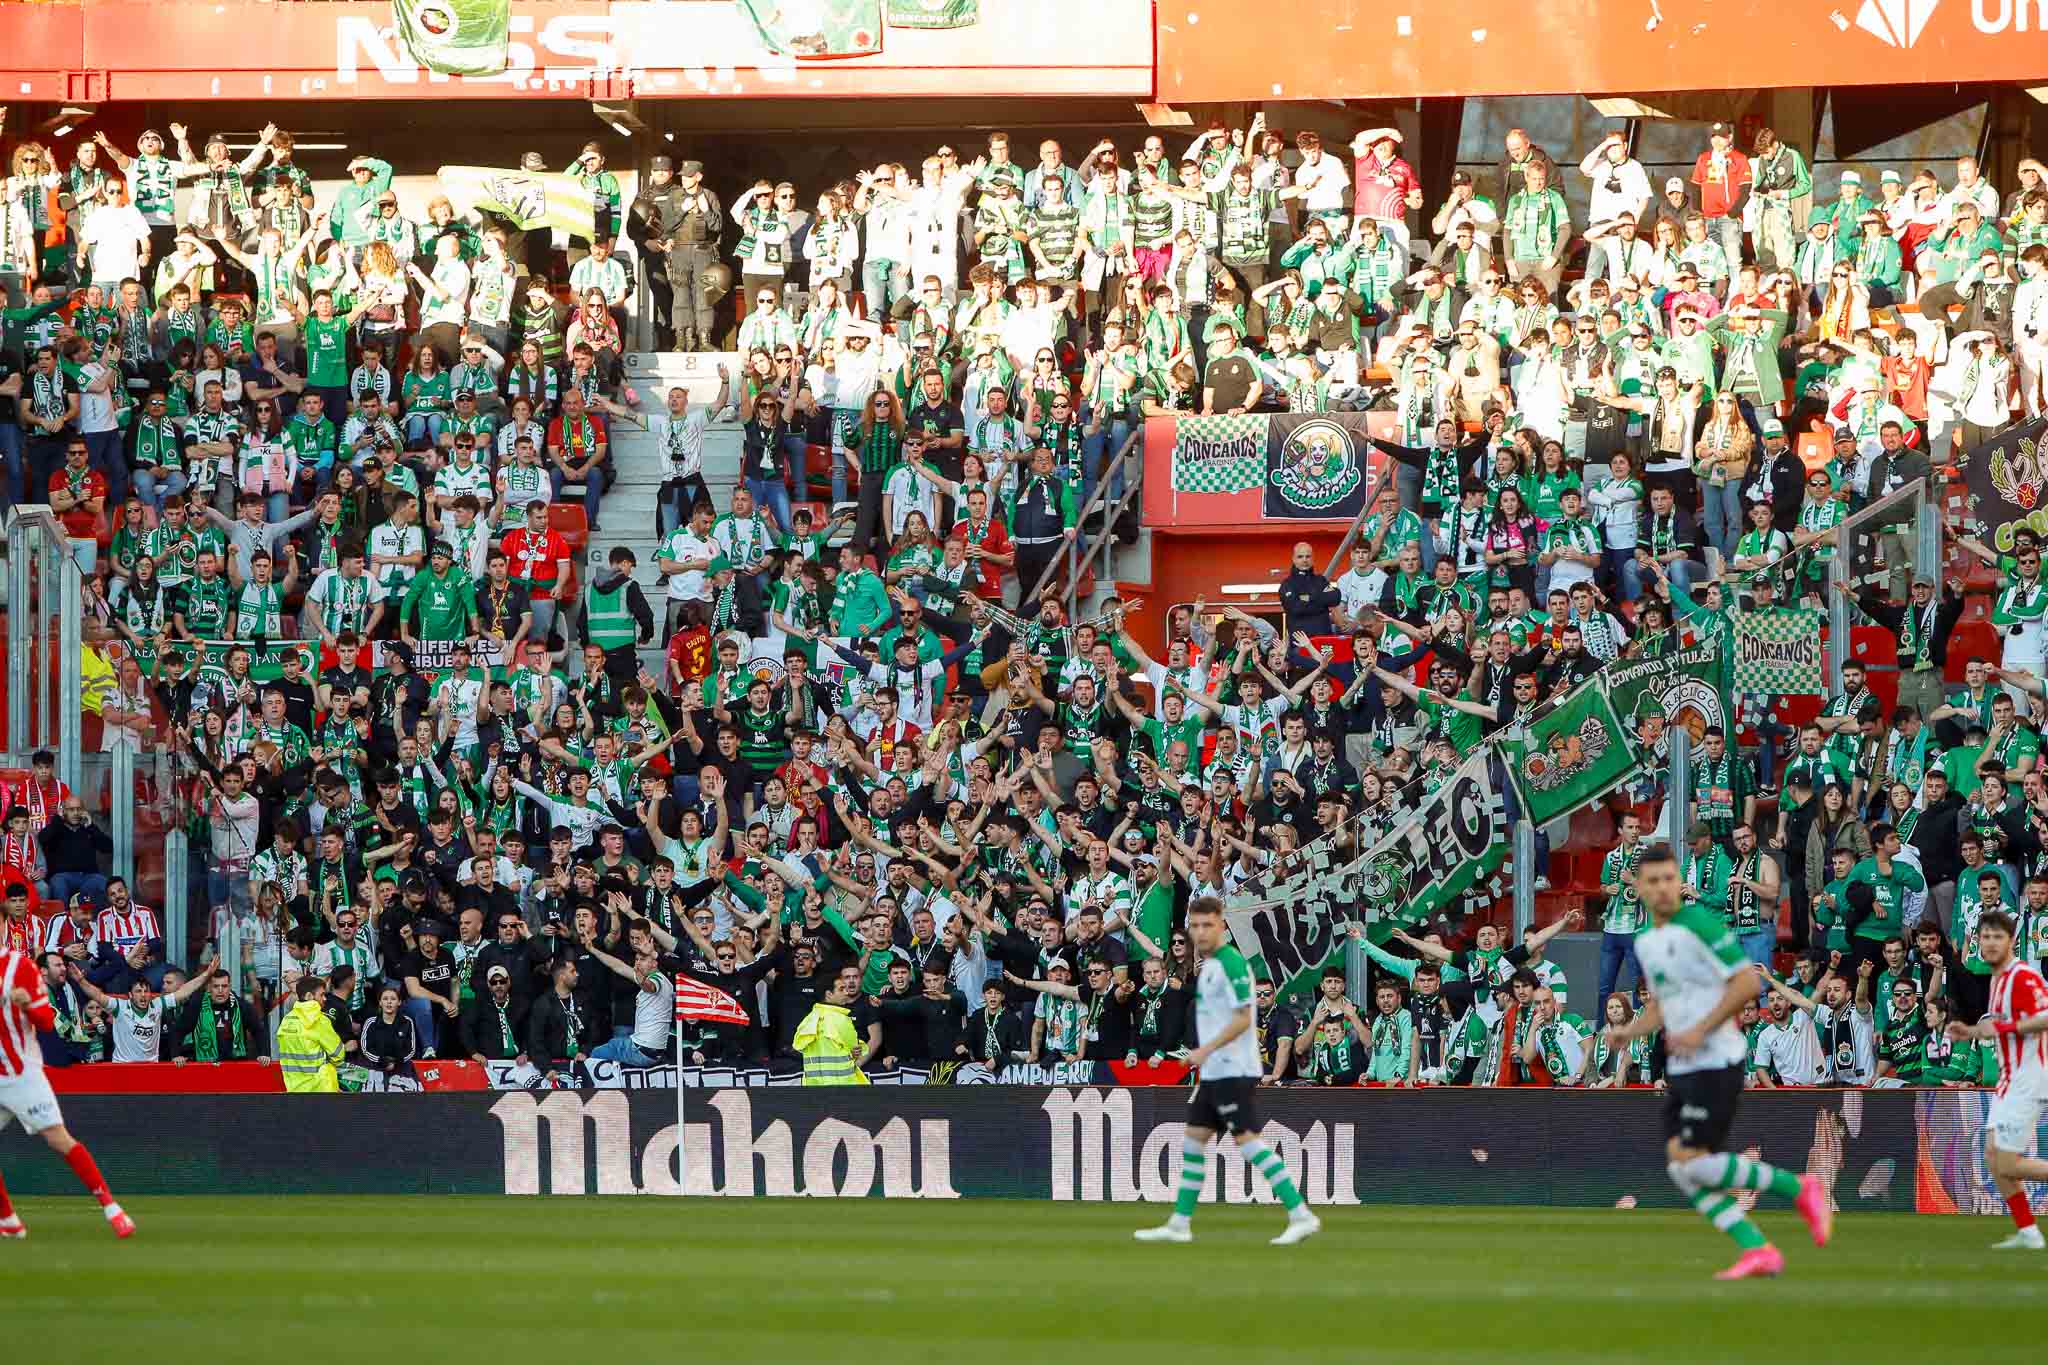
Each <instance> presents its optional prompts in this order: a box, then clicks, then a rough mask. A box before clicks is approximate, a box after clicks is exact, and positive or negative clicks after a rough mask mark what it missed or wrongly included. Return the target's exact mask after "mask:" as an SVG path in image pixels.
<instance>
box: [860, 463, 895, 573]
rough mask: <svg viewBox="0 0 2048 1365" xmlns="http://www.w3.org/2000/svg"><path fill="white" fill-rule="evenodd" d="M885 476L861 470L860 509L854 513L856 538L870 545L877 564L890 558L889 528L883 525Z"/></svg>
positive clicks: (861, 542)
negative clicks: (888, 545)
mask: <svg viewBox="0 0 2048 1365" xmlns="http://www.w3.org/2000/svg"><path fill="white" fill-rule="evenodd" d="M885 477H886V476H884V475H881V474H875V473H870V472H869V471H867V470H862V471H861V475H860V501H859V503H858V504H857V506H858V508H859V511H857V512H856V513H855V514H854V523H853V538H854V540H855V541H856V542H857V543H859V544H862V545H865V546H867V547H868V550H869V551H870V552H871V553H872V554H873V555H874V557H875V562H876V563H877V564H879V563H881V562H882V561H883V560H885V559H887V558H888V551H887V550H886V548H885V546H886V544H887V541H888V535H887V531H888V528H887V527H885V526H883V525H882V484H883V482H884V481H885Z"/></svg>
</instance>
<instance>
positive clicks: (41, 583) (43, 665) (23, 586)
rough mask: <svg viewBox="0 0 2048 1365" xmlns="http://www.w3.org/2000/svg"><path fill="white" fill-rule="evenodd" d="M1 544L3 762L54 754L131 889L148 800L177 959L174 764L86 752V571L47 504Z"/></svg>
mask: <svg viewBox="0 0 2048 1365" xmlns="http://www.w3.org/2000/svg"><path fill="white" fill-rule="evenodd" d="M6 546H7V565H6V570H5V578H4V580H0V581H4V582H5V584H6V591H7V678H8V687H7V742H6V746H5V749H4V752H0V762H4V763H5V764H6V765H7V766H10V767H27V766H29V763H30V759H31V757H32V755H34V754H35V752H36V751H37V750H39V749H47V750H49V751H50V752H51V753H52V754H53V755H55V757H56V760H57V779H58V780H59V781H60V782H62V783H64V784H65V785H66V786H67V787H69V788H70V789H71V790H72V791H73V792H75V793H77V795H78V796H79V798H80V799H81V800H83V801H85V802H86V805H87V809H89V810H93V809H97V808H98V807H99V806H101V805H104V806H105V808H106V812H107V815H106V823H107V833H108V837H109V838H110V839H111V840H112V842H113V845H114V850H113V857H112V870H113V873H114V875H116V876H118V877H121V878H122V879H123V880H125V881H127V882H128V883H129V884H130V885H131V886H133V885H135V883H136V872H137V865H138V860H137V857H136V852H137V847H138V844H137V839H138V824H139V821H138V819H137V817H138V815H139V814H140V812H141V807H142V804H143V801H144V796H145V794H147V797H148V799H149V801H150V802H151V803H153V804H154V805H155V806H156V807H157V812H156V813H157V815H158V816H159V823H160V827H161V830H162V834H161V837H162V841H163V842H162V847H163V853H164V895H163V903H162V907H161V908H162V912H163V913H162V918H163V925H164V932H165V941H166V943H167V944H169V945H176V947H175V948H173V953H174V955H175V954H181V953H182V951H183V945H184V943H185V935H186V928H187V922H188V913H187V896H186V878H187V876H188V875H189V872H190V867H189V861H188V859H189V854H188V845H187V840H186V837H185V831H184V827H183V825H182V823H181V822H180V816H181V815H182V811H181V809H180V806H179V803H178V802H177V801H176V800H175V799H174V798H175V793H176V791H177V786H178V776H179V774H178V772H177V769H176V765H175V763H174V762H173V760H172V758H171V756H170V754H169V753H168V752H167V751H166V750H165V749H163V748H162V747H161V746H159V747H157V748H154V749H151V750H147V751H143V750H138V749H137V747H136V746H135V745H133V744H128V743H117V744H114V745H113V746H112V747H111V748H109V749H106V750H105V751H104V752H101V751H95V752H93V753H87V752H86V751H85V741H84V728H85V714H86V711H87V709H88V707H87V704H86V697H85V677H84V674H85V668H84V657H85V656H84V651H85V649H86V647H87V645H88V643H89V642H88V641H87V639H86V637H85V575H84V574H83V573H82V572H81V571H80V569H79V567H78V561H77V558H76V556H75V551H74V547H73V542H72V537H71V534H70V532H69V531H68V530H67V529H66V528H65V526H64V524H63V523H62V522H61V521H60V520H59V519H58V518H57V515H56V514H55V513H54V512H52V511H51V510H50V508H49V507H47V506H45V505H42V504H25V505H22V506H19V507H16V508H15V509H14V515H13V517H12V519H11V520H10V521H9V523H8V526H7V539H6ZM93 709H95V710H96V709H97V707H96V706H95V707H94V708H93ZM138 779H140V782H141V785H140V786H138ZM96 797H104V798H105V799H104V801H100V800H96V799H94V798H96ZM174 960H176V958H175V956H174Z"/></svg>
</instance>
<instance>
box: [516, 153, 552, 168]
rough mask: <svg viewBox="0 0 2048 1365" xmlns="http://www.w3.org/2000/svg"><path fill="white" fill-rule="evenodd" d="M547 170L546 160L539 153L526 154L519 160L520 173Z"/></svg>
mask: <svg viewBox="0 0 2048 1365" xmlns="http://www.w3.org/2000/svg"><path fill="white" fill-rule="evenodd" d="M547 168H548V163H547V158H545V157H543V156H542V155H541V154H540V153H539V152H527V153H525V154H524V155H522V156H521V157H520V158H519V169H520V170H522V171H544V170H546V169H547Z"/></svg>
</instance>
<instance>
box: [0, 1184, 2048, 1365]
mask: <svg viewBox="0 0 2048 1365" xmlns="http://www.w3.org/2000/svg"><path fill="white" fill-rule="evenodd" d="M21 1207H22V1214H23V1216H24V1217H25V1218H26V1219H27V1220H28V1222H29V1226H30V1229H31V1236H30V1238H29V1239H28V1240H27V1241H25V1242H18V1243H17V1242H9V1243H0V1317H4V1319H5V1320H6V1321H7V1322H8V1323H9V1325H10V1326H11V1327H13V1328H14V1329H15V1331H16V1333H17V1334H18V1335H16V1336H15V1338H14V1339H15V1340H16V1341H18V1342H22V1343H24V1344H25V1345H26V1344H28V1343H32V1342H36V1341H41V1342H43V1343H44V1344H45V1346H47V1345H50V1344H53V1343H55V1342H58V1341H63V1340H69V1341H73V1342H80V1341H96V1342H99V1343H101V1345H102V1347H104V1348H108V1349H115V1350H124V1349H125V1350H126V1351H127V1352H128V1353H129V1354H131V1355H138V1356H139V1357H140V1358H143V1359H147V1360H149V1361H150V1362H151V1365H176V1362H182V1361H187V1360H191V1361H202V1360H203V1361H206V1362H208V1363H209V1365H219V1362H221V1361H223V1360H245V1359H254V1358H255V1357H256V1353H257V1351H258V1349H259V1345H258V1344H259V1343H263V1344H264V1347H263V1348H264V1349H268V1350H275V1349H280V1348H282V1349H285V1350H310V1351H312V1352H314V1353H315V1354H316V1355H317V1356H318V1357H319V1358H321V1359H332V1360H340V1359H360V1358H368V1357H366V1356H365V1355H364V1354H363V1353H365V1352H369V1351H375V1352H377V1354H378V1355H379V1356H383V1357H385V1358H394V1357H391V1356H390V1354H389V1353H390V1352H391V1351H393V1350H394V1349H395V1350H397V1351H400V1352H402V1353H403V1355H402V1358H405V1359H414V1360H420V1359H432V1360H437V1361H448V1360H460V1361H469V1360H482V1359H493V1358H495V1359H501V1360H504V1361H506V1362H508V1365H509V1362H511V1361H513V1360H531V1359H557V1360H574V1361H591V1362H604V1363H605V1365H615V1363H618V1362H626V1363H629V1365H630V1362H634V1361H639V1360H645V1359H650V1358H652V1353H653V1352H657V1351H662V1350H664V1349H673V1350H679V1351H687V1352H693V1353H701V1352H707V1351H712V1352H719V1353H721V1355H722V1357H723V1358H725V1359H734V1360H745V1361H755V1362H760V1363H761V1365H771V1363H779V1362H784V1361H800V1360H828V1361H834V1362H854V1363H855V1365H881V1363H882V1362H884V1361H887V1362H889V1363H890V1365H896V1362H909V1361H919V1362H921V1361H943V1362H945V1365H960V1362H962V1361H969V1360H971V1361H976V1362H1010V1361H1017V1362H1027V1361H1028V1362H1034V1365H1035V1363H1036V1362H1045V1361H1052V1362H1065V1363H1066V1365H1071V1362H1075V1361H1081V1360H1105V1359H1110V1358H1112V1357H1114V1358H1115V1359H1116V1361H1117V1362H1118V1365H1147V1363H1148V1362H1154V1361H1160V1362H1173V1365H1207V1362H1219V1363H1220V1362H1224V1361H1231V1362H1244V1361H1246V1360H1253V1361H1264V1360H1283V1359H1284V1360H1287V1361H1290V1362H1309V1361H1335V1360H1339V1359H1342V1360H1346V1361H1357V1360H1364V1361H1415V1360H1423V1359H1426V1360H1428V1361H1430V1362H1432V1365H1450V1363H1451V1362H1467V1361H1469V1362H1489V1363H1491V1362H1498V1361H1509V1360H1512V1361H1515V1362H1536V1361H1556V1362H1572V1363H1573V1365H1582V1363H1583V1362H1588V1361H1631V1362H1641V1361H1650V1360H1655V1361H1658V1362H1662V1365H1678V1363H1680V1362H1689V1361H1701V1362H1714V1365H1725V1362H1730V1361H1736V1360H1755V1359H1766V1358H1770V1359H1776V1358H1779V1357H1781V1356H1782V1355H1783V1353H1784V1352H1785V1351H1786V1350H1787V1348H1788V1347H1789V1348H1792V1349H1794V1350H1795V1351H1797V1352H1798V1353H1799V1354H1800V1355H1802V1356H1803V1355H1805V1354H1806V1353H1807V1351H1808V1350H1809V1348H1811V1347H1812V1346H1813V1344H1814V1343H1816V1342H1819V1341H1823V1340H1824V1341H1825V1342H1826V1343H1827V1346H1826V1351H1825V1358H1827V1359H1831V1360H1862V1361H1876V1362H1887V1361H1904V1360H1916V1361H1928V1362H1933V1363H1934V1365H1966V1363H1967V1362H1971V1361H1993V1360H2014V1359H2020V1358H2024V1353H2023V1352H2022V1353H2020V1354H2015V1353H2016V1352H2017V1351H2018V1350H2019V1343H2020V1342H2021V1341H2023V1340H2026V1339H2030V1338H2031V1337H2032V1336H2033V1335H2034V1328H2033V1327H2032V1326H2031V1325H2030V1324H2037V1323H2038V1322H2039V1321H2040V1320H2041V1315H2042V1313H2043V1311H2044V1310H2048V1255H2043V1254H2040V1253H2033V1254H2031V1255H2029V1254H2027V1253H2013V1252H2003V1253H1997V1254H1994V1253H1992V1252H1991V1251H1989V1250H1988V1247H1989V1245H1990V1244H1991V1242H1993V1241H1994V1240H1996V1239H1997V1238H1999V1237H2001V1236H2003V1235H2004V1234H2005V1232H2006V1231H2008V1230H2009V1228H2008V1225H2007V1224H2006V1223H2005V1220H2003V1219H1996V1220H1994V1219H1989V1218H1962V1217H1949V1218H1938V1217H1914V1216H1911V1215H1903V1214H1901V1215H1890V1214H1861V1215H1855V1216H1851V1217H1846V1218H1844V1219H1842V1220H1841V1221H1840V1223H1839V1224H1838V1226H1837V1232H1836V1238H1835V1242H1834V1245H1832V1246H1830V1247H1828V1248H1827V1249H1826V1250H1816V1249H1815V1248H1814V1247H1813V1245H1812V1244H1811V1243H1810V1242H1809V1241H1808V1240H1807V1238H1806V1234H1805V1230H1804V1228H1803V1227H1802V1226H1801V1225H1800V1224H1799V1222H1798V1220H1797V1219H1796V1218H1795V1217H1794V1216H1793V1215H1792V1214H1790V1213H1786V1212H1775V1211H1774V1212H1769V1213H1765V1214H1763V1215H1762V1216H1761V1218H1760V1219H1759V1221H1760V1223H1761V1224H1762V1226H1763V1228H1764V1230H1765V1232H1766V1234H1767V1235H1769V1236H1771V1237H1772V1238H1773V1240H1775V1241H1777V1242H1778V1243H1779V1245H1780V1246H1782V1247H1783V1248H1784V1250H1785V1253H1786V1256H1787V1258H1788V1260H1789V1262H1790V1264H1789V1267H1788V1271H1787V1274H1786V1275H1785V1276H1784V1277H1783V1278H1782V1279H1779V1280H1776V1281H1763V1282H1751V1283H1745V1284H1733V1285H1729V1284H1716V1283H1713V1282H1711V1280H1710V1279H1709V1276H1710V1275H1711V1274H1712V1272H1713V1271H1715V1270H1717V1269H1719V1268H1720V1267H1721V1266H1722V1265H1724V1264H1726V1263H1727V1262H1729V1261H1730V1260H1732V1259H1734V1249H1733V1244H1732V1243H1730V1242H1729V1241H1728V1240H1727V1239H1726V1238H1725V1237H1723V1236H1721V1235H1720V1234H1718V1233H1716V1232H1714V1231H1713V1230H1712V1229H1711V1228H1709V1227H1707V1226H1706V1225H1705V1224H1704V1223H1703V1222H1702V1221H1701V1220H1700V1219H1699V1218H1697V1217H1695V1216H1693V1215H1691V1214H1678V1213H1649V1212H1619V1211H1514V1210H1504V1209H1469V1208H1467V1209H1457V1210H1455V1211H1440V1210H1436V1209H1430V1208H1407V1207H1399V1208H1397V1207H1369V1208H1347V1209H1338V1210H1326V1211H1325V1212H1324V1224H1325V1227H1324V1231H1323V1234H1322V1235H1321V1236H1320V1237H1317V1238H1315V1239H1314V1240H1312V1241H1310V1242H1309V1243H1307V1244H1306V1245H1304V1246H1301V1247H1296V1248H1276V1247H1269V1246H1267V1245H1266V1244H1265V1239H1266V1238H1267V1237H1269V1236H1271V1235H1272V1234H1273V1233H1274V1232H1277V1231H1278V1230H1279V1228H1280V1226H1281V1215H1280V1213H1279V1211H1278V1210H1277V1209H1274V1208H1257V1209H1245V1208H1227V1209H1219V1208H1205V1209H1204V1210H1203V1211H1202V1212H1201V1213H1200V1214H1199V1215H1198V1216H1197V1219H1196V1232H1197V1237H1198V1240H1197V1241H1196V1243H1195V1244H1194V1245H1193V1246H1138V1245H1135V1244H1134V1243H1132V1242H1131V1240H1130V1231H1131V1229H1132V1228H1134V1227H1137V1226H1140V1225H1143V1224H1145V1223H1148V1222H1153V1221H1157V1220H1158V1219H1159V1218H1160V1217H1161V1216H1163V1211H1162V1210H1160V1209H1158V1208H1155V1207H1142V1206H1140V1207H1133V1206H1103V1205H1079V1204H1052V1203H1026V1202H1021V1201H998V1200H976V1201H963V1202H959V1203H946V1204H925V1203H911V1202H900V1203H899V1202H883V1201H880V1200H869V1201H854V1200H849V1201H811V1200H798V1199H785V1200H754V1201H733V1202H726V1201H721V1200H704V1199H695V1200H670V1199H630V1200H629V1199H597V1198H591V1199H564V1200H553V1201H551V1200H533V1199H508V1198H495V1199H491V1198H333V1199H326V1198H321V1199H312V1198H292V1199H267V1198H261V1197H229V1198H163V1199H143V1200H138V1201H137V1202H136V1203H135V1204H134V1205H132V1206H130V1211H131V1212H132V1213H134V1215H135V1217H136V1219H137V1222H138V1223H139V1224H140V1229H141V1230H140V1231H139V1232H138V1234H137V1235H136V1237H135V1239H134V1240H133V1241H130V1242H126V1243H123V1242H118V1241H116V1240H115V1239H114V1237H113V1234H112V1233H110V1232H109V1231H108V1230H107V1228H106V1225H105V1223H104V1221H103V1220H102V1219H101V1218H100V1216H99V1212H98V1210H97V1209H96V1208H95V1207H94V1206H93V1205H92V1203H91V1202H90V1201H89V1200H86V1199H84V1198H82V1197H71V1198H61V1199H59V1198H38V1199H25V1200H23V1201H21ZM293 1343H296V1345H294V1344H293ZM1801 1343H1804V1344H1803V1345H1801ZM29 1349H31V1350H32V1351H33V1350H34V1349H36V1348H34V1347H33V1346H30V1347H29Z"/></svg>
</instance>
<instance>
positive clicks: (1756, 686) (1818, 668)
mask: <svg viewBox="0 0 2048 1365" xmlns="http://www.w3.org/2000/svg"><path fill="white" fill-rule="evenodd" d="M1731 620H1732V621H1733V623H1734V626H1735V659H1734V661H1733V663H1732V665H1731V666H1730V672H1731V674H1732V677H1731V681H1732V682H1733V684H1734V687H1735V690H1736V691H1738V692H1773V693H1777V694H1778V695H1780V696H1794V697H1797V696H1806V697H1819V696H1825V695H1826V694H1827V684H1826V681H1825V675H1824V672H1823V670H1822V663H1823V660H1824V659H1825V657H1826V656H1825V650H1824V647H1823V646H1822V643H1821V631H1822V630H1823V629H1824V628H1825V627H1826V626H1827V621H1828V617H1827V613H1826V612H1824V611H1815V610H1813V609H1811V608H1802V607H1780V608H1778V609H1777V610H1776V611H1738V612H1736V613H1735V614H1734V616H1733V617H1732V618H1731Z"/></svg>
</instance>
